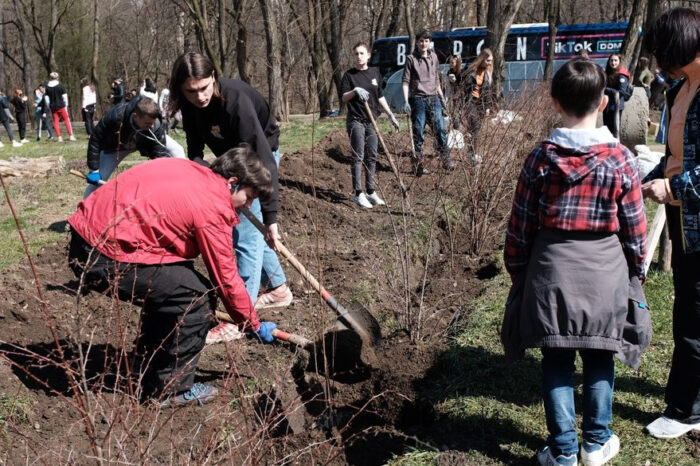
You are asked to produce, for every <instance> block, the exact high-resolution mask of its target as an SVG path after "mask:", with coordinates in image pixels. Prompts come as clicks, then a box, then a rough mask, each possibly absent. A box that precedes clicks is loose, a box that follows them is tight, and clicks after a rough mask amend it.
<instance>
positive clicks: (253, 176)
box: [210, 144, 273, 201]
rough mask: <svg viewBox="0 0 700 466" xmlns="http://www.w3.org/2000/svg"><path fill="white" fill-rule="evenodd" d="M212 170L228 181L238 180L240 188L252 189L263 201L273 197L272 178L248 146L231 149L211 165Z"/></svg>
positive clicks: (242, 145)
mask: <svg viewBox="0 0 700 466" xmlns="http://www.w3.org/2000/svg"><path fill="white" fill-rule="evenodd" d="M210 168H211V170H212V171H213V172H214V173H216V174H217V175H221V176H223V177H224V178H226V179H229V178H231V177H234V176H235V177H236V178H238V185H239V186H240V187H244V188H245V187H248V188H252V191H253V193H254V194H255V195H256V196H257V197H259V198H260V199H261V200H263V201H264V200H267V199H269V198H271V197H272V194H273V189H272V176H271V175H270V171H269V170H268V169H267V167H266V166H265V164H263V162H262V160H260V157H258V155H257V154H256V153H255V152H253V151H252V150H251V148H250V146H249V145H248V144H241V145H240V146H238V147H234V148H233V149H229V150H228V151H226V152H224V153H223V154H222V155H220V156H219V157H217V159H216V160H214V162H213V163H212V164H211V167H210Z"/></svg>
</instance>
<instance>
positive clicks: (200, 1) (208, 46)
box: [172, 0, 222, 76]
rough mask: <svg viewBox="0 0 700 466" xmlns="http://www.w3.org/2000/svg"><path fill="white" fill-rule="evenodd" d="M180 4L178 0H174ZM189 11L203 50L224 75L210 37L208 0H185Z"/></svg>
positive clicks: (220, 74) (216, 68)
mask: <svg viewBox="0 0 700 466" xmlns="http://www.w3.org/2000/svg"><path fill="white" fill-rule="evenodd" d="M172 1H173V2H174V3H175V4H176V5H178V6H180V5H179V3H178V1H177V0H172ZM183 3H184V4H185V6H186V7H187V12H188V14H189V16H190V18H191V19H192V21H193V22H194V26H195V30H196V32H197V39H198V40H199V42H200V46H201V49H202V51H203V52H204V53H205V54H206V55H207V56H208V57H209V58H210V59H211V61H212V63H213V64H214V69H215V70H216V72H217V74H218V75H219V76H222V71H221V60H220V58H219V54H218V52H217V50H216V49H215V48H214V41H213V40H212V39H211V37H209V20H208V19H207V2H206V0H184V2H183Z"/></svg>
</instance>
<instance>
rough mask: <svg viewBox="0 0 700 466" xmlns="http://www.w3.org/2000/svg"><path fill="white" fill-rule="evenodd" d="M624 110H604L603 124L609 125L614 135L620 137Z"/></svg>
mask: <svg viewBox="0 0 700 466" xmlns="http://www.w3.org/2000/svg"><path fill="white" fill-rule="evenodd" d="M621 121H622V110H607V109H606V110H603V124H604V125H605V126H607V127H608V129H609V130H610V132H611V133H612V135H613V136H615V137H616V138H618V139H620V122H621Z"/></svg>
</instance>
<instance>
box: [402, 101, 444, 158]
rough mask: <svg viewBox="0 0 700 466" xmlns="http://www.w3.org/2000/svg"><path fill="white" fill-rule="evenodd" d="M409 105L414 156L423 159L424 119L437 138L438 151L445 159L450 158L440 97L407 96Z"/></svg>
mask: <svg viewBox="0 0 700 466" xmlns="http://www.w3.org/2000/svg"><path fill="white" fill-rule="evenodd" d="M408 102H409V104H410V105H411V123H412V125H413V146H414V150H415V154H414V157H415V158H416V159H417V160H418V161H421V160H423V131H424V130H425V123H426V120H427V122H428V123H429V124H430V127H431V128H432V129H433V134H434V135H435V139H437V145H438V152H439V153H440V155H442V156H443V157H444V158H445V159H449V158H450V149H449V148H448V147H447V134H446V133H445V121H444V120H443V118H442V104H441V103H440V97H438V96H437V94H436V95H431V96H427V97H413V96H412V97H409V99H408Z"/></svg>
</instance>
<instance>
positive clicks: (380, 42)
mask: <svg viewBox="0 0 700 466" xmlns="http://www.w3.org/2000/svg"><path fill="white" fill-rule="evenodd" d="M626 30H627V23H625V22H621V23H598V24H573V25H562V26H559V29H558V31H557V36H556V42H555V45H554V47H555V49H554V69H555V70H556V69H558V68H559V66H561V65H562V64H563V63H564V62H566V61H567V60H570V59H571V58H573V57H575V56H576V54H577V52H578V51H579V50H581V49H585V50H586V51H587V52H588V56H589V58H590V59H592V60H594V61H595V62H597V63H598V64H600V65H601V66H603V67H605V62H606V60H607V58H608V56H609V55H610V54H611V53H615V52H619V51H620V48H621V47H622V40H623V38H624V35H625V31H626ZM432 37H433V46H434V49H435V52H436V53H437V55H438V59H439V60H440V63H442V64H445V63H446V62H447V60H448V58H449V56H450V55H453V54H454V55H460V56H461V57H462V62H463V63H464V64H465V66H466V65H467V64H469V63H470V62H471V61H472V60H474V58H476V56H477V55H478V54H479V52H481V49H482V48H483V47H484V42H485V39H486V29H485V28H483V27H479V28H459V29H455V30H452V31H449V32H435V33H434V34H433V36H432ZM408 46H409V40H408V36H400V37H389V38H386V39H377V40H375V41H374V43H373V44H372V57H371V60H370V65H371V66H376V67H378V68H379V71H380V72H381V74H382V76H384V80H385V83H386V91H385V95H386V96H387V100H389V102H390V104H391V106H392V108H394V109H399V108H401V107H402V106H403V96H402V95H401V77H402V70H403V66H404V64H405V63H406V55H407V54H408V53H410V51H409V50H408ZM548 50H549V25H548V24H547V23H537V24H516V25H513V27H511V29H510V32H509V33H508V37H507V38H506V45H505V50H504V54H505V61H506V64H505V67H506V81H505V83H504V84H503V93H504V94H509V93H512V92H517V91H518V89H520V87H521V86H522V84H523V83H525V82H528V81H541V80H542V77H543V76H544V65H545V61H546V60H547V52H548ZM443 68H444V69H447V66H446V65H443Z"/></svg>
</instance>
